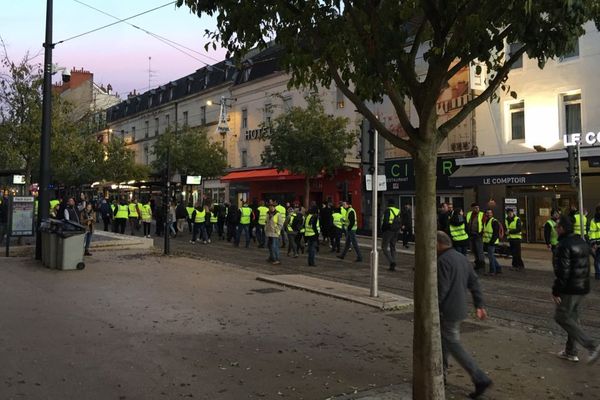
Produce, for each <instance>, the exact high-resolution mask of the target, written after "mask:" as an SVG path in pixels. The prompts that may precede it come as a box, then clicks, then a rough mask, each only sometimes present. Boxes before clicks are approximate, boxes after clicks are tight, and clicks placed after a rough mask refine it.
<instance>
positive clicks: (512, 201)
mask: <svg viewBox="0 0 600 400" xmlns="http://www.w3.org/2000/svg"><path fill="white" fill-rule="evenodd" d="M504 203H505V204H517V199H512V198H508V197H507V198H506V199H504Z"/></svg>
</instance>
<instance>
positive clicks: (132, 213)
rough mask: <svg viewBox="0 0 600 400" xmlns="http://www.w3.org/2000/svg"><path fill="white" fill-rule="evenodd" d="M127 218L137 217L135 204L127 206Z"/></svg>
mask: <svg viewBox="0 0 600 400" xmlns="http://www.w3.org/2000/svg"><path fill="white" fill-rule="evenodd" d="M129 217H130V218H137V217H139V215H138V212H137V204H134V203H131V204H129Z"/></svg>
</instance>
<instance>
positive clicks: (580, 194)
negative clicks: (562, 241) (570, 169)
mask: <svg viewBox="0 0 600 400" xmlns="http://www.w3.org/2000/svg"><path fill="white" fill-rule="evenodd" d="M576 149H577V180H578V182H577V184H578V187H579V190H578V193H577V195H578V196H579V228H580V229H581V230H580V232H581V238H582V239H584V240H585V225H584V221H583V220H584V217H583V182H582V181H581V147H580V143H579V142H577V147H576Z"/></svg>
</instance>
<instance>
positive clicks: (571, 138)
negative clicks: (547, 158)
mask: <svg viewBox="0 0 600 400" xmlns="http://www.w3.org/2000/svg"><path fill="white" fill-rule="evenodd" d="M563 143H564V144H565V147H569V146H577V143H581V144H588V145H590V146H593V145H594V144H596V143H600V132H598V133H594V132H588V133H586V134H583V133H571V134H570V135H564V136H563Z"/></svg>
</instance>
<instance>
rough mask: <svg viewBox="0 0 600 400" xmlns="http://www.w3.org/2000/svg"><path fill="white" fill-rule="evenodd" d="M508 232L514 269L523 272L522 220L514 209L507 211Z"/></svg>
mask: <svg viewBox="0 0 600 400" xmlns="http://www.w3.org/2000/svg"><path fill="white" fill-rule="evenodd" d="M506 230H507V232H508V244H509V245H510V254H511V255H512V267H513V269H515V270H517V271H523V270H524V269H525V264H524V263H523V259H522V258H521V239H522V234H521V230H522V224H521V219H520V218H519V217H518V216H516V215H515V211H514V210H513V209H512V208H507V209H506Z"/></svg>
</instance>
